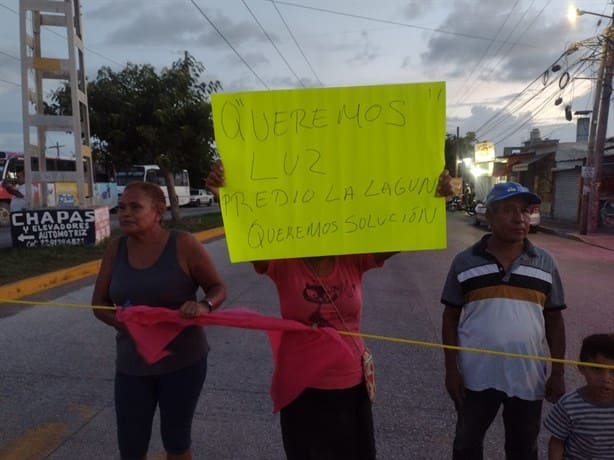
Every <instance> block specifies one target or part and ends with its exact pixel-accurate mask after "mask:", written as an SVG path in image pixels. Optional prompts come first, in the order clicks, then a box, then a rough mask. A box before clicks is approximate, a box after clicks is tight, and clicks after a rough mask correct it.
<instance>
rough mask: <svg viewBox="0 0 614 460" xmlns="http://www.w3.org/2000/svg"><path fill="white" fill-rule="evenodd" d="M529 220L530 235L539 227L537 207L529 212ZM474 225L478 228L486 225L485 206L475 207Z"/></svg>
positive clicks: (477, 205) (539, 217)
mask: <svg viewBox="0 0 614 460" xmlns="http://www.w3.org/2000/svg"><path fill="white" fill-rule="evenodd" d="M530 218H531V223H530V225H531V227H530V229H529V231H530V232H531V233H535V232H536V231H537V227H538V226H539V224H540V222H541V214H540V213H539V208H538V207H537V206H535V207H533V212H531V215H530ZM474 223H475V225H476V226H478V227H479V226H480V225H482V224H484V225H488V222H486V205H485V204H484V203H481V202H478V203H477V204H476V205H475V221H474Z"/></svg>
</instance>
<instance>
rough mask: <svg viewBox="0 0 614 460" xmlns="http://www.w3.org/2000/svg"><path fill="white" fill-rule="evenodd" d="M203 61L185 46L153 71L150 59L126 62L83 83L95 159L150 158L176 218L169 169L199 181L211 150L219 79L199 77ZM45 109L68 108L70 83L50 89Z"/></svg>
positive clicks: (118, 162)
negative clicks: (175, 58)
mask: <svg viewBox="0 0 614 460" xmlns="http://www.w3.org/2000/svg"><path fill="white" fill-rule="evenodd" d="M204 71H205V67H204V66H203V64H201V63H200V62H198V61H197V60H196V59H195V58H194V57H193V56H191V55H190V54H189V53H188V52H185V54H184V56H183V58H182V59H179V60H178V61H176V62H173V63H172V65H171V66H170V67H169V68H164V69H162V70H161V71H160V73H157V72H156V70H155V69H154V67H153V66H151V65H149V64H143V65H136V64H131V63H128V64H127V65H126V67H125V68H124V69H122V70H121V71H119V72H116V71H113V70H112V69H111V68H110V67H102V68H100V69H99V70H98V73H97V75H96V78H95V79H94V81H91V82H89V83H88V103H89V110H90V131H91V133H90V134H91V135H92V138H93V141H92V146H93V150H94V154H95V159H96V161H97V162H99V163H111V164H113V165H114V166H115V167H116V168H122V167H125V166H130V165H132V164H138V163H155V164H158V165H159V166H160V168H161V169H162V172H163V174H164V176H165V178H166V184H167V188H168V194H169V198H170V201H171V214H172V218H173V220H174V221H175V222H177V221H179V220H180V214H179V203H178V199H177V194H176V193H175V182H174V173H175V172H178V171H180V170H182V169H187V170H188V171H190V180H191V181H193V182H194V183H195V186H197V187H199V186H201V184H202V180H203V179H204V177H206V175H207V174H208V172H209V168H210V166H211V162H212V160H213V156H214V151H215V150H214V141H213V139H214V137H213V120H212V115H211V103H210V96H211V94H212V93H213V92H215V91H218V90H219V89H221V84H220V82H219V81H209V82H203V81H201V77H202V76H203V74H204ZM51 102H52V103H51V104H50V105H48V106H47V109H48V111H50V112H53V113H57V114H68V113H70V88H69V87H68V86H67V85H66V86H63V87H61V88H59V89H58V90H57V91H55V92H54V93H52V95H51Z"/></svg>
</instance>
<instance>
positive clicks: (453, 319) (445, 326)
mask: <svg viewBox="0 0 614 460" xmlns="http://www.w3.org/2000/svg"><path fill="white" fill-rule="evenodd" d="M460 315H461V308H454V307H446V308H445V310H444V311H443V318H442V326H441V340H442V342H443V344H444V345H452V346H458V323H459V321H460ZM443 353H444V359H445V368H446V390H448V394H449V395H450V398H452V401H454V402H455V403H456V404H458V403H460V401H461V400H462V398H463V396H464V393H465V385H464V382H463V377H462V375H461V373H460V370H459V369H458V361H457V360H458V350H452V349H449V348H444V351H443Z"/></svg>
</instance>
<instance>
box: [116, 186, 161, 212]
mask: <svg viewBox="0 0 614 460" xmlns="http://www.w3.org/2000/svg"><path fill="white" fill-rule="evenodd" d="M132 189H137V190H140V191H142V192H143V193H145V194H146V195H147V196H148V197H149V198H151V201H152V202H153V205H154V207H155V208H156V209H157V210H158V211H160V212H161V213H164V211H166V198H165V197H164V192H163V191H162V189H161V188H160V186H159V185H156V184H152V183H151V182H141V181H136V182H130V183H129V184H128V185H126V188H125V189H124V192H126V191H128V190H132Z"/></svg>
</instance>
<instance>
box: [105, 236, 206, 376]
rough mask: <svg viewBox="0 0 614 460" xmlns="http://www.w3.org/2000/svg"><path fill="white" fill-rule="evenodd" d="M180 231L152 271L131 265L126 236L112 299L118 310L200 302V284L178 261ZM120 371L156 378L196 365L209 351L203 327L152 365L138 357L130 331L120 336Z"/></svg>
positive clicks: (191, 329)
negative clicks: (157, 375) (192, 301)
mask: <svg viewBox="0 0 614 460" xmlns="http://www.w3.org/2000/svg"><path fill="white" fill-rule="evenodd" d="M176 236H177V235H176V232H175V231H171V232H170V234H169V237H168V241H167V243H166V246H165V247H164V249H163V251H162V254H161V255H160V257H159V259H158V260H157V261H156V262H155V263H154V264H153V265H152V266H151V267H148V268H144V269H137V268H133V267H131V266H130V262H129V261H128V247H127V244H126V237H123V238H121V240H120V243H119V248H118V251H117V256H116V257H115V263H114V265H113V273H112V275H111V284H110V286H109V296H110V298H111V300H112V301H113V303H114V304H115V305H117V306H118V307H125V308H130V306H134V305H147V306H150V307H162V308H170V309H173V310H177V309H179V307H181V305H182V304H183V303H184V302H186V301H188V300H195V299H196V291H197V290H198V284H197V283H196V282H195V281H194V280H192V279H190V277H189V276H188V275H187V274H186V273H185V272H184V271H183V269H182V268H181V266H180V265H179V262H178V260H177V237H176ZM116 341H117V359H116V368H117V371H118V372H122V373H125V374H130V375H155V374H163V373H167V372H173V371H176V370H178V369H181V368H184V367H186V366H189V365H191V364H193V363H195V362H196V361H197V360H199V359H200V358H202V357H203V356H204V354H205V353H206V352H207V350H208V346H207V339H206V337H205V332H204V329H203V328H202V327H201V326H189V327H187V328H185V329H184V330H183V331H182V332H181V333H180V334H179V335H178V336H177V337H176V338H175V339H174V340H173V341H172V342H171V343H170V344H169V346H168V347H167V350H168V351H170V352H171V354H170V355H169V356H166V357H165V358H162V359H161V360H160V361H158V362H156V363H154V364H152V365H148V364H147V363H146V362H145V361H144V360H143V359H142V358H141V356H140V355H139V354H138V352H137V350H136V347H135V345H134V342H133V340H132V338H131V337H130V335H129V334H128V332H126V331H119V332H118V333H117V339H116Z"/></svg>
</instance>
